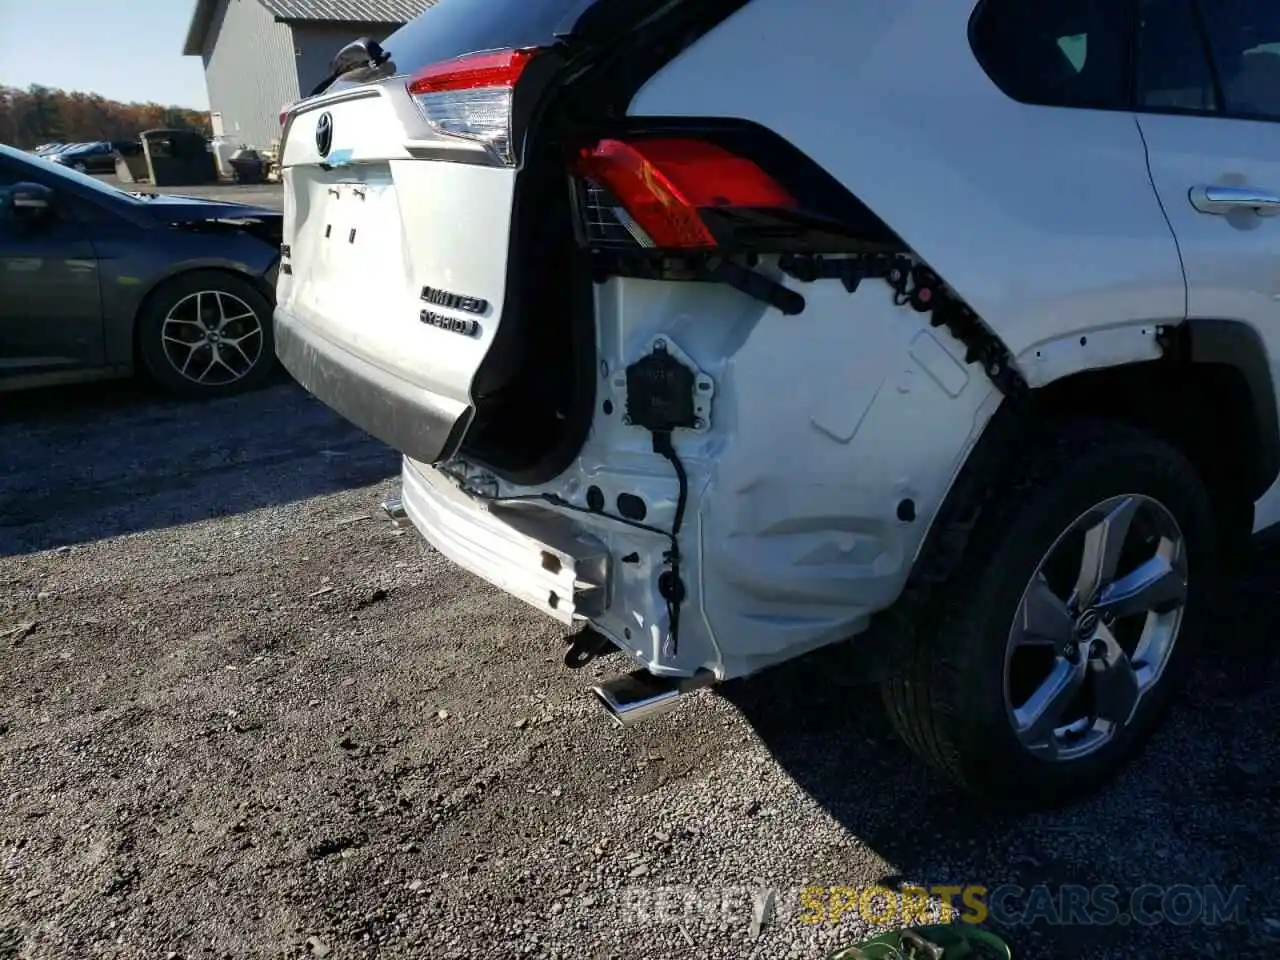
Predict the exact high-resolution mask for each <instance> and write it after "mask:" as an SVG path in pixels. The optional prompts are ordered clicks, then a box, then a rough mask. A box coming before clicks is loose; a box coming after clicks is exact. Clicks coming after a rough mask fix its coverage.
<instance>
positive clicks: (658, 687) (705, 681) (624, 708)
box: [591, 670, 716, 727]
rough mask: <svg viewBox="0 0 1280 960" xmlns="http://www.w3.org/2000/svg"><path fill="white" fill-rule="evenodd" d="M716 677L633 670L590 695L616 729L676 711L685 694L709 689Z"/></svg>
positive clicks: (594, 687)
mask: <svg viewBox="0 0 1280 960" xmlns="http://www.w3.org/2000/svg"><path fill="white" fill-rule="evenodd" d="M715 680H716V678H715V675H714V674H711V673H700V674H698V675H697V676H695V677H655V676H654V675H653V674H651V673H650V672H649V671H648V670H634V671H632V672H631V673H628V674H624V675H623V676H621V677H614V678H613V679H612V680H606V681H604V682H603V683H600V684H597V685H595V686H593V687H592V688H591V693H592V695H593V696H594V697H595V698H596V700H597V701H598V702H599V703H600V705H601V706H602V707H604V709H605V712H606V713H607V714H608V715H609V717H610V719H612V720H613V722H614V724H616V725H617V726H619V727H630V726H634V725H635V724H637V723H640V722H641V721H644V720H651V719H652V718H654V717H660V716H662V715H663V714H666V713H670V712H671V711H672V710H674V709H675V707H676V704H678V703H679V702H680V698H681V697H683V696H684V695H685V694H686V693H691V692H692V691H694V690H700V689H701V688H703V687H709V686H711V685H712V684H714V683H715Z"/></svg>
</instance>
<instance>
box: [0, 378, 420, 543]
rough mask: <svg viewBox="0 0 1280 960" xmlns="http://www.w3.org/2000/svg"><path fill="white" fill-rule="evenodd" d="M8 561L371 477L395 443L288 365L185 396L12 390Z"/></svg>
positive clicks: (387, 467)
mask: <svg viewBox="0 0 1280 960" xmlns="http://www.w3.org/2000/svg"><path fill="white" fill-rule="evenodd" d="M0 451H3V452H4V456H3V459H2V460H0V556H12V555H15V554H22V553H33V552H37V551H40V550H47V549H51V548H54V547H59V546H64V545H72V544H78V543H86V542H89V541H92V540H100V539H104V538H107V537H116V536H120V535H122V534H129V533H138V532H140V531H143V530H154V529H159V528H163V527H169V526H175V525H179V524H186V523H193V522H195V521H198V520H206V519H208V518H210V517H218V516H227V515H230V514H237V513H244V512H246V511H250V510H258V509H261V508H264V507H271V506H274V505H277V504H283V503H291V502H294V501H298V500H304V499H308V498H310V497H315V496H319V495H321V494H326V493H332V492H335V491H338V490H344V489H349V488H353V487H360V486H365V485H367V484H370V483H375V482H377V481H378V480H381V479H383V478H385V477H389V476H392V475H394V474H395V473H397V472H398V470H399V458H398V457H397V456H396V455H395V454H394V453H393V452H392V451H391V450H389V449H388V448H387V447H386V446H384V445H383V444H381V443H378V442H377V441H376V440H373V439H372V438H370V437H369V436H368V435H366V434H365V433H363V432H361V431H360V430H357V429H355V428H354V427H352V426H350V425H349V424H347V423H346V422H345V421H343V420H341V419H340V418H338V417H337V416H336V415H335V414H334V413H332V412H331V411H330V410H328V409H327V408H326V407H324V406H323V405H322V404H320V403H319V402H317V401H315V400H314V399H312V398H311V397H309V396H308V395H307V394H306V393H304V392H303V391H302V390H301V389H299V388H298V387H297V386H295V385H294V384H293V383H292V382H291V381H289V380H287V378H286V377H284V375H283V374H281V375H280V376H279V377H278V378H277V379H276V381H275V382H273V383H272V384H269V385H268V386H266V387H264V388H263V389H261V390H256V391H253V392H252V393H248V394H245V395H243V396H238V397H227V398H224V399H218V400H205V401H182V400H174V399H170V398H168V397H164V396H162V395H159V394H158V393H156V392H155V391H154V390H152V389H150V388H148V387H147V386H145V385H142V384H138V383H132V382H122V383H111V384H91V385H84V386H77V387H61V388H55V389H49V390H39V391H31V392H26V393H15V394H7V395H6V394H0Z"/></svg>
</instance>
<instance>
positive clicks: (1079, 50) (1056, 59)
mask: <svg viewBox="0 0 1280 960" xmlns="http://www.w3.org/2000/svg"><path fill="white" fill-rule="evenodd" d="M1128 10H1129V7H1128V5H1127V4H1125V3H1121V2H1116V0H986V2H985V3H984V4H983V5H982V7H981V8H980V9H979V10H978V12H977V15H976V17H975V19H974V22H973V28H972V33H971V37H972V41H973V50H974V54H975V55H976V56H977V57H978V60H979V62H980V63H981V64H982V67H983V69H984V70H986V71H987V74H988V75H989V76H990V77H991V79H992V81H993V82H994V83H995V84H996V86H998V87H999V88H1000V89H1001V90H1003V91H1004V92H1005V93H1006V94H1007V95H1008V96H1010V97H1012V98H1013V99H1015V100H1019V101H1021V102H1023V103H1036V104H1043V105H1045V106H1052V107H1081V108H1096V109H1103V110H1114V109H1127V108H1128V105H1129V90H1128V67H1129V35H1130V34H1129V16H1128Z"/></svg>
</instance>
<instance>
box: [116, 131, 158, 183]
mask: <svg viewBox="0 0 1280 960" xmlns="http://www.w3.org/2000/svg"><path fill="white" fill-rule="evenodd" d="M116 179H117V180H119V181H120V182H121V183H145V182H146V181H148V180H150V179H151V168H150V167H148V166H147V154H146V151H144V150H143V149H142V141H141V140H134V141H132V142H131V143H119V144H117V145H116Z"/></svg>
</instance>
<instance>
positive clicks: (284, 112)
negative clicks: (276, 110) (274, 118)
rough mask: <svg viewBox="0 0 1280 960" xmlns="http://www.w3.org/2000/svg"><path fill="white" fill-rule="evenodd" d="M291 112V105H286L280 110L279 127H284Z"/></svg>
mask: <svg viewBox="0 0 1280 960" xmlns="http://www.w3.org/2000/svg"><path fill="white" fill-rule="evenodd" d="M292 112H293V104H292V103H286V104H285V105H284V106H283V107H281V108H280V126H282V127H283V126H284V125H285V123H287V122H288V120H289V114H290V113H292Z"/></svg>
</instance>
